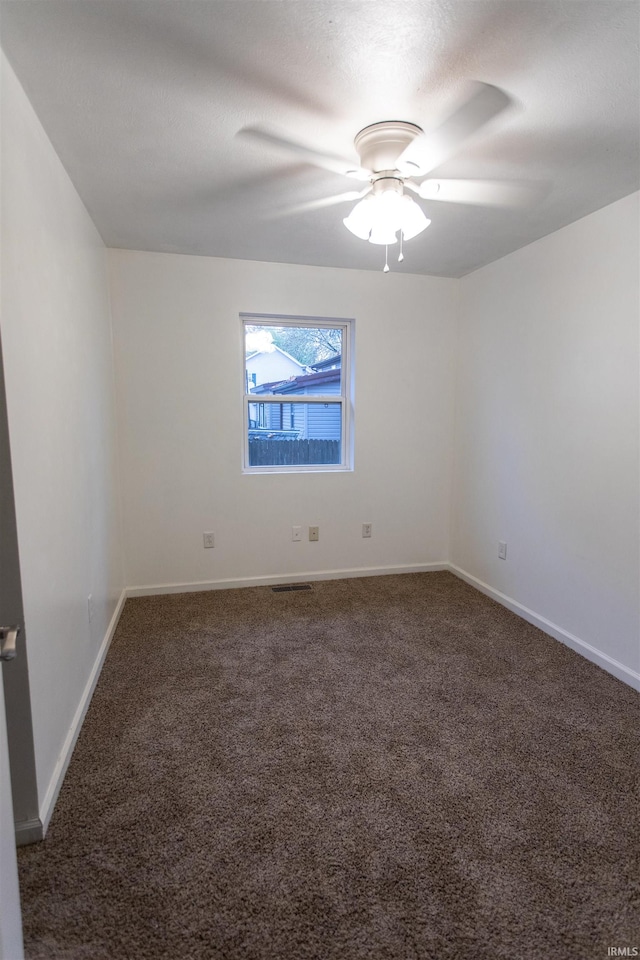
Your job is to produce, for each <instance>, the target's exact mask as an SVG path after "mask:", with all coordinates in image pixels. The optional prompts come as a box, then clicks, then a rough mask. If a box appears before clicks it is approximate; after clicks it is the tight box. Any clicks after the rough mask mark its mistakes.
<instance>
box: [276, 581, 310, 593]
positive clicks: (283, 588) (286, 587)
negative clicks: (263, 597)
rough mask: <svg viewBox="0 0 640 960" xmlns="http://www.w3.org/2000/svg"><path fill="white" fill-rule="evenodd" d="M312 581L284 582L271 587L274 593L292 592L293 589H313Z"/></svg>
mask: <svg viewBox="0 0 640 960" xmlns="http://www.w3.org/2000/svg"><path fill="white" fill-rule="evenodd" d="M311 589H312V587H311V584H310V583H283V584H280V586H277V587H271V590H272V592H273V593H291V592H292V591H293V590H311Z"/></svg>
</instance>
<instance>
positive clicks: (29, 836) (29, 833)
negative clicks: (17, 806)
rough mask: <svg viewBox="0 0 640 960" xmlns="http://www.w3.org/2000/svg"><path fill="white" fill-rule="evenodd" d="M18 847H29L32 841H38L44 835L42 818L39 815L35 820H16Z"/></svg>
mask: <svg viewBox="0 0 640 960" xmlns="http://www.w3.org/2000/svg"><path fill="white" fill-rule="evenodd" d="M15 830H16V847H27V846H28V845H29V844H30V843H38V841H39V840H42V839H43V837H44V829H43V827H42V820H40V819H38V818H37V817H36V818H34V819H33V820H16V824H15Z"/></svg>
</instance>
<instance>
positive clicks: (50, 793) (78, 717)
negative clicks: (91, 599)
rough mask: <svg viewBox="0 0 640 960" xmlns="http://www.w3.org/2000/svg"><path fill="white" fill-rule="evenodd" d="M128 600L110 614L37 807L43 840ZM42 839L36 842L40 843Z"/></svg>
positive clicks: (121, 600)
mask: <svg viewBox="0 0 640 960" xmlns="http://www.w3.org/2000/svg"><path fill="white" fill-rule="evenodd" d="M126 599H127V591H126V590H123V591H122V593H121V594H120V598H119V599H118V602H117V604H116V608H115V610H114V611H113V616H112V617H111V620H110V622H109V626H108V627H107V631H106V633H105V635H104V639H103V641H102V643H101V644H100V649H99V650H98V655H97V657H96V659H95V663H94V664H93V668H92V670H91V673H90V674H89V679H88V680H87V683H86V686H85V688H84V690H83V692H82V696H81V698H80V703H79V704H78V709H77V710H76V712H75V715H74V718H73V721H72V723H71V726H70V728H69V732H68V733H67V736H66V738H65V741H64V744H63V746H62V750H61V751H60V756H59V757H58V762H57V763H56V765H55V769H54V771H53V775H52V777H51V780H50V782H49V787H48V789H47V792H46V794H45V797H44V800H43V801H42V804H41V806H40V823H41V829H42V837H44V836H45V834H46V832H47V829H48V827H49V822H50V820H51V817H52V815H53V809H54V807H55V805H56V800H57V799H58V794H59V793H60V787H61V786H62V781H63V780H64V777H65V774H66V772H67V767H68V766H69V761H70V760H71V754H72V753H73V748H74V747H75V745H76V740H77V739H78V735H79V733H80V729H81V727H82V723H83V721H84V718H85V714H86V712H87V710H88V708H89V704H90V703H91V697H92V696H93V691H94V690H95V688H96V684H97V682H98V678H99V676H100V671H101V670H102V665H103V663H104V660H105V657H106V655H107V652H108V650H109V646H110V644H111V640H112V638H113V635H114V633H115V632H116V627H117V626H118V620H119V619H120V614H121V613H122V608H123V607H124V604H125V600H126ZM42 837H40V838H37V839H42Z"/></svg>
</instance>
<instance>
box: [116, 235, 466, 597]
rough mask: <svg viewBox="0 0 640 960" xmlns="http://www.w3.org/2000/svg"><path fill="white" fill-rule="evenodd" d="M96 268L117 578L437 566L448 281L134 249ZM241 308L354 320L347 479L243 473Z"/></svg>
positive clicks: (449, 338)
mask: <svg viewBox="0 0 640 960" xmlns="http://www.w3.org/2000/svg"><path fill="white" fill-rule="evenodd" d="M110 263H111V283H112V309H113V322H114V337H115V349H116V372H117V393H118V404H119V435H120V438H121V461H122V472H123V477H124V478H125V483H124V491H123V492H124V499H123V510H124V529H125V555H126V581H127V584H129V585H131V586H134V585H135V586H149V585H161V584H174V583H195V582H215V581H220V580H241V579H244V578H254V577H263V576H281V575H289V574H296V573H308V572H317V571H329V572H332V571H339V570H350V569H355V570H360V569H363V568H370V567H385V568H387V567H395V566H398V567H401V566H411V565H422V564H427V563H430V562H439V561H443V560H445V559H446V556H447V549H448V539H449V530H448V516H449V490H450V466H451V452H452V450H451V437H452V425H453V347H454V342H455V297H456V281H453V280H442V279H436V278H425V277H416V276H401V275H397V274H395V275H394V274H393V273H392V274H390V275H383V274H382V273H380V274H377V273H371V272H360V271H351V270H349V271H348V270H338V269H328V268H317V267H303V266H290V265H286V264H269V263H257V262H244V261H235V260H221V259H212V258H205V257H188V256H177V255H171V254H153V253H137V252H131V251H110ZM240 311H247V312H260V311H264V312H267V313H276V314H277V313H282V314H293V315H306V316H309V315H311V316H328V317H354V318H355V320H356V334H355V336H356V349H355V353H356V364H355V369H356V374H355V381H356V382H355V394H356V419H355V431H356V433H355V471H354V472H353V473H324V474H293V475H282V474H278V475H268V476H267V475H259V476H255V475H254V476H243V475H242V474H241V456H242V383H243V380H242V378H243V354H242V351H243V342H242V334H241V323H240V319H239V313H240ZM363 522H371V523H373V530H374V535H373V537H372V539H371V540H363V539H362V536H361V525H362V523H363ZM293 524H301V525H305V526H306V525H308V524H318V525H319V526H320V541H319V542H318V543H309V542H308V541H306V540H305V541H303V542H301V543H292V542H291V526H292V525H293ZM205 530H206V531H209V530H212V531H214V533H215V537H216V546H215V548H214V549H213V550H204V549H203V547H202V533H203V531H205Z"/></svg>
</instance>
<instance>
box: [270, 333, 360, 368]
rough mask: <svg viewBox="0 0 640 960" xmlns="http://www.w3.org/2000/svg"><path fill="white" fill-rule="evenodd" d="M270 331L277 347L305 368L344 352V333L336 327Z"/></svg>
mask: <svg viewBox="0 0 640 960" xmlns="http://www.w3.org/2000/svg"><path fill="white" fill-rule="evenodd" d="M270 330H271V334H272V336H273V342H274V343H275V344H276V346H278V347H280V349H281V350H285V351H286V352H287V353H289V354H291V356H292V357H295V359H296V360H299V361H300V363H304V364H305V366H312V365H313V364H314V363H319V362H320V361H321V360H326V359H327V357H333V356H334V355H335V354H337V353H341V352H342V331H341V330H340V329H337V328H335V327H271V328H270Z"/></svg>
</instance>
